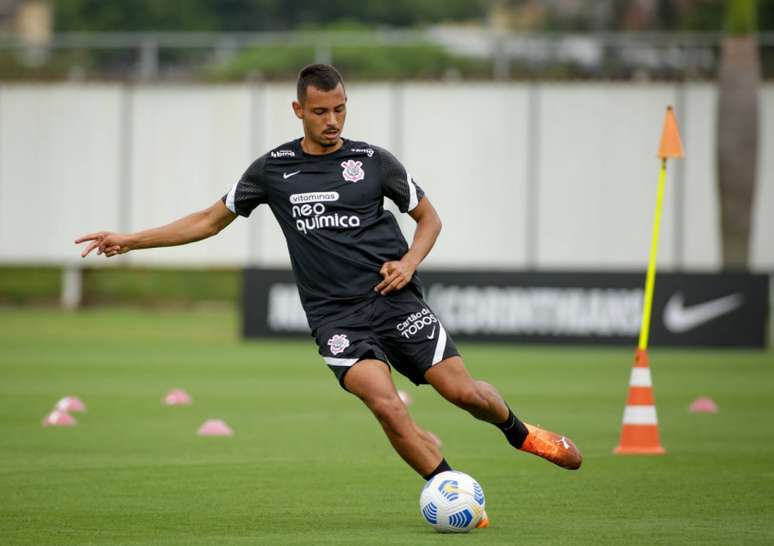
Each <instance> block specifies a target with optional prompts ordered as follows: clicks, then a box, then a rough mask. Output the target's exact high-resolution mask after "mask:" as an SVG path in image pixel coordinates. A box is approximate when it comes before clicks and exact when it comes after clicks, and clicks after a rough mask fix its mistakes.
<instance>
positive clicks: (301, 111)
mask: <svg viewBox="0 0 774 546" xmlns="http://www.w3.org/2000/svg"><path fill="white" fill-rule="evenodd" d="M293 111H294V112H295V113H296V117H298V118H299V119H300V120H301V121H302V123H303V125H304V138H305V139H306V140H307V142H308V143H309V144H311V145H313V146H315V147H319V148H321V150H320V151H321V152H323V153H324V152H326V151H330V149H331V148H333V147H335V146H337V145H338V144H339V143H340V141H341V131H342V130H343V129H344V119H345V118H346V117H347V94H346V92H345V91H344V86H343V85H341V84H339V85H337V86H336V88H335V89H332V90H330V91H321V90H320V89H318V88H316V87H313V86H311V85H310V86H309V87H307V88H306V99H304V102H303V103H302V104H300V103H298V102H293Z"/></svg>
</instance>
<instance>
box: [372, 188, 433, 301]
mask: <svg viewBox="0 0 774 546" xmlns="http://www.w3.org/2000/svg"><path fill="white" fill-rule="evenodd" d="M409 215H410V216H411V217H412V218H413V219H414V221H415V222H416V223H417V229H416V231H415V232H414V240H413V241H412V243H411V248H409V250H408V252H406V254H404V256H403V258H401V259H400V260H399V261H393V262H385V264H384V265H382V269H381V271H380V272H379V273H381V275H382V282H380V283H379V284H377V285H376V287H374V290H375V291H376V292H379V293H380V294H381V295H382V296H384V295H385V294H389V293H390V292H392V291H393V290H400V289H401V288H403V287H404V286H406V285H407V284H408V283H409V281H411V277H413V276H414V272H415V271H416V270H417V267H419V264H420V263H422V260H424V259H425V257H426V256H427V255H428V254H429V253H430V250H431V249H432V248H433V245H434V244H435V240H436V239H437V238H438V234H439V233H441V227H442V224H441V218H440V217H439V216H438V213H437V212H436V211H435V207H433V205H432V203H430V200H429V199H428V198H427V196H423V197H422V199H421V200H420V201H419V204H418V205H417V206H416V207H414V209H413V210H412V211H411V212H409Z"/></svg>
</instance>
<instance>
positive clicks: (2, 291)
mask: <svg viewBox="0 0 774 546" xmlns="http://www.w3.org/2000/svg"><path fill="white" fill-rule="evenodd" d="M61 278H62V270H61V268H58V267H22V266H19V267H16V266H5V267H0V304H5V305H26V304H56V303H58V301H59V297H60V292H61ZM240 285H241V272H240V271H239V270H238V269H152V268H113V267H110V268H95V269H84V271H83V302H84V304H85V305H95V304H98V305H110V304H121V305H143V306H154V305H162V306H163V305H175V306H181V305H183V306H185V305H192V304H197V303H209V302H214V303H228V304H234V303H236V302H237V300H238V297H239V293H240Z"/></svg>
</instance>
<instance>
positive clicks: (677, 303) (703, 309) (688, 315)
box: [664, 292, 744, 334]
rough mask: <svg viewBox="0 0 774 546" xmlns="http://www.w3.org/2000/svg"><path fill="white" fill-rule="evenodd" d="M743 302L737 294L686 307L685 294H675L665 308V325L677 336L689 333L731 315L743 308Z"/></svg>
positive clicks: (740, 295)
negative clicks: (727, 314)
mask: <svg viewBox="0 0 774 546" xmlns="http://www.w3.org/2000/svg"><path fill="white" fill-rule="evenodd" d="M742 301H744V297H743V296H742V294H740V293H737V294H731V295H730V296H725V297H723V298H719V299H716V300H711V301H706V302H704V303H699V304H696V305H691V306H690V307H686V306H685V298H684V296H683V293H682V292H675V293H674V294H673V295H672V297H671V298H669V301H668V302H667V304H666V307H665V308H664V325H665V326H666V327H667V330H669V331H670V332H673V333H675V334H680V333H683V332H687V331H688V330H693V329H694V328H696V327H697V326H700V325H701V324H704V323H705V322H709V321H711V320H712V319H714V318H717V317H719V316H722V315H725V314H726V313H730V312H731V311H733V310H734V309H736V308H737V307H739V306H741V305H742Z"/></svg>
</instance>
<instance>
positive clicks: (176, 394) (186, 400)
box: [164, 389, 192, 406]
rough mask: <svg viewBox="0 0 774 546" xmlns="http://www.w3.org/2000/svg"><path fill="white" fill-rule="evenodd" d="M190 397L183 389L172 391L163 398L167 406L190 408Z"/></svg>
mask: <svg viewBox="0 0 774 546" xmlns="http://www.w3.org/2000/svg"><path fill="white" fill-rule="evenodd" d="M191 403H192V402H191V397H190V396H189V395H188V393H187V392H185V391H184V390H183V389H172V390H171V391H169V392H168V393H167V395H166V396H165V397H164V404H166V405H167V406H190V405H191Z"/></svg>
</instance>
